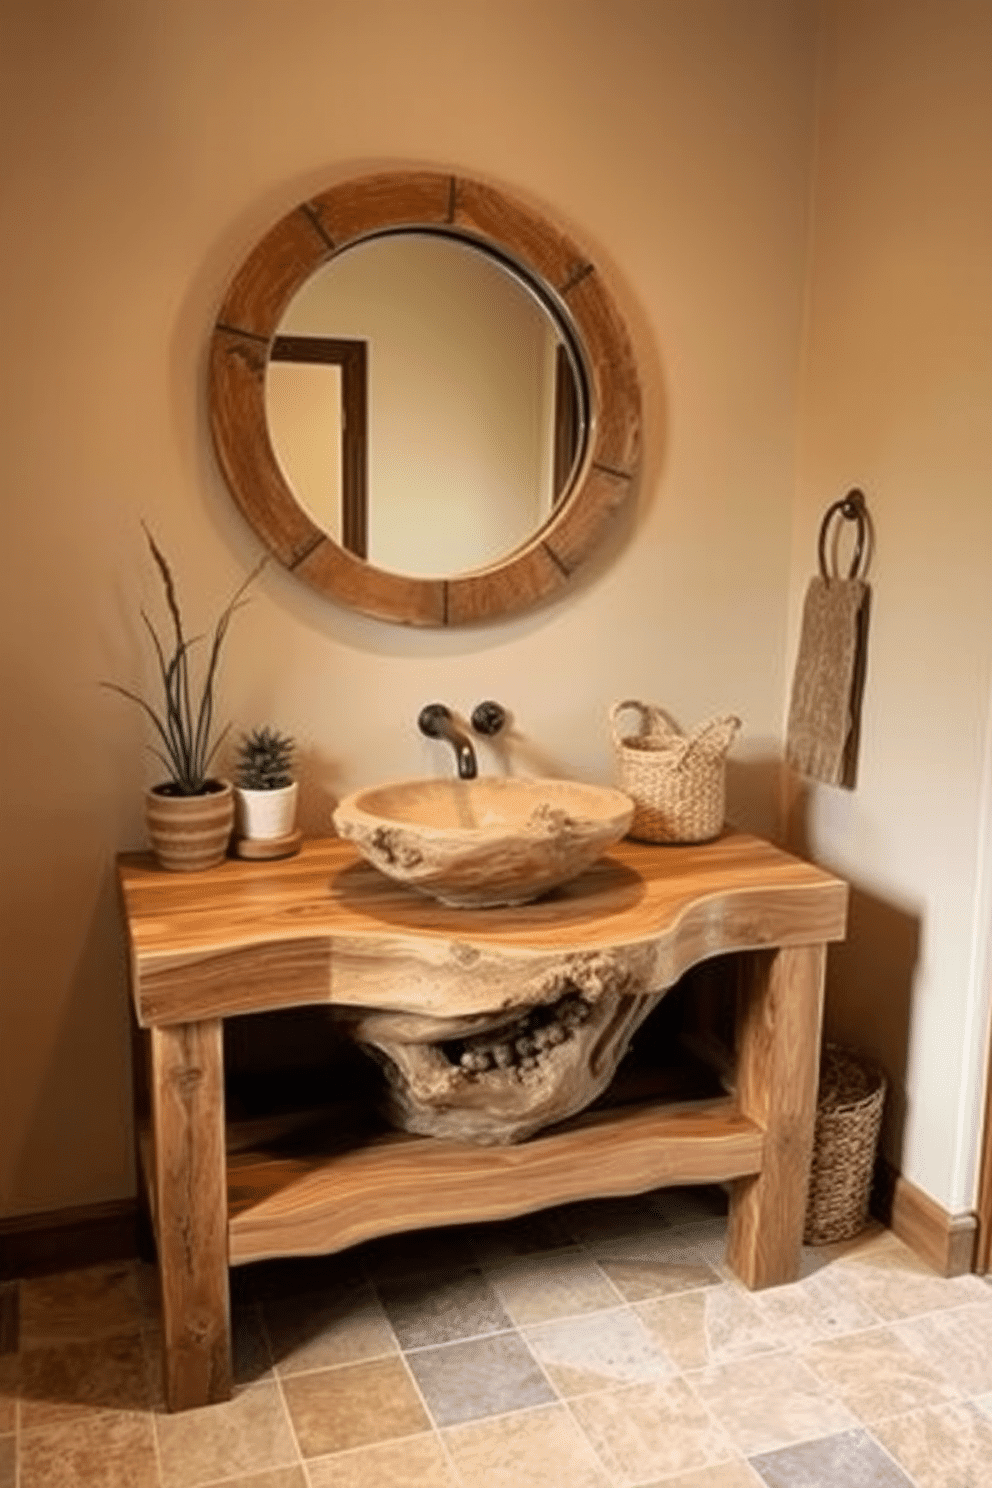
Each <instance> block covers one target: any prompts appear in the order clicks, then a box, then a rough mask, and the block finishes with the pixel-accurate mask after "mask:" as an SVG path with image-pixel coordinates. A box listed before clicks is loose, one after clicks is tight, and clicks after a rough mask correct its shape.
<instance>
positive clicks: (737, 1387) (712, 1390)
mask: <svg viewBox="0 0 992 1488" xmlns="http://www.w3.org/2000/svg"><path fill="white" fill-rule="evenodd" d="M687 1378H688V1380H689V1382H690V1384H691V1385H692V1388H693V1390H694V1391H695V1392H696V1394H697V1395H698V1396H699V1398H700V1399H701V1400H702V1401H703V1402H704V1403H705V1404H706V1405H707V1406H708V1407H709V1409H710V1411H711V1412H712V1414H713V1416H714V1417H715V1419H716V1420H717V1421H719V1422H720V1424H721V1426H723V1427H724V1428H725V1429H726V1431H727V1433H728V1435H729V1436H730V1438H731V1440H732V1441H733V1442H734V1444H735V1445H736V1447H737V1448H738V1449H739V1451H740V1452H741V1453H742V1454H743V1455H744V1456H746V1457H750V1456H752V1455H753V1454H754V1453H756V1452H774V1451H776V1450H777V1449H778V1448H779V1447H787V1446H792V1444H793V1443H794V1442H798V1441H803V1440H806V1439H811V1438H813V1437H817V1436H833V1435H835V1434H836V1433H837V1432H840V1431H847V1430H849V1429H850V1428H852V1427H856V1426H858V1425H859V1424H860V1423H859V1422H858V1420H857V1418H856V1417H855V1416H854V1415H853V1414H852V1413H851V1411H850V1410H848V1408H847V1406H846V1405H844V1404H843V1403H842V1402H841V1401H840V1400H839V1399H838V1398H837V1396H836V1395H835V1394H834V1393H833V1392H832V1391H831V1390H830V1388H829V1387H828V1386H827V1385H824V1384H823V1383H822V1381H820V1380H819V1379H818V1378H817V1377H816V1376H815V1375H814V1374H813V1373H812V1372H811V1371H810V1370H809V1369H807V1368H806V1367H805V1366H804V1365H803V1364H802V1363H800V1361H799V1360H798V1359H797V1358H796V1357H795V1356H794V1355H793V1354H790V1353H781V1354H758V1355H756V1356H755V1357H753V1358H749V1359H741V1360H739V1361H736V1362H734V1363H731V1364H716V1365H711V1366H710V1368H708V1369H704V1370H700V1371H699V1372H697V1373H692V1374H689V1375H687Z"/></svg>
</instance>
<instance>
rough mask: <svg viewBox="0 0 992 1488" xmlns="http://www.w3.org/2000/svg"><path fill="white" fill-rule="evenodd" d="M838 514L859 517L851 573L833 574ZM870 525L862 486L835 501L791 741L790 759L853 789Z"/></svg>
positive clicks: (808, 615)
mask: <svg viewBox="0 0 992 1488" xmlns="http://www.w3.org/2000/svg"><path fill="white" fill-rule="evenodd" d="M836 514H840V515H842V516H844V517H847V518H850V519H851V520H856V521H857V522H858V534H859V535H858V547H857V551H856V553H855V558H854V562H853V564H852V566H851V568H852V572H851V575H850V576H849V577H848V578H839V577H831V576H828V573H827V563H826V556H825V549H826V532H827V527H828V525H829V523H830V520H831V518H832V517H833V516H834V515H836ZM865 531H866V512H865V506H864V497H863V496H862V495H861V492H860V491H852V492H850V493H849V494H848V496H847V497H845V498H844V500H843V501H838V502H835V503H834V505H833V506H832V507H830V509H829V510H828V512H827V514H826V516H825V517H824V520H823V524H822V526H821V528H820V569H821V572H820V573H819V574H818V575H817V576H816V578H814V579H811V580H810V585H809V588H808V590H807V591H806V602H805V604H804V606H803V623H802V631H801V633H800V638H799V654H798V656H797V658H796V671H795V676H794V677H793V682H792V698H791V701H790V704H789V723H788V729H787V732H786V745H785V754H786V759H787V760H788V762H789V764H790V765H792V767H793V769H795V770H797V771H798V772H799V773H800V774H801V775H805V776H808V777H809V778H810V779H812V780H822V781H824V782H825V783H826V784H827V785H843V786H847V787H848V788H853V786H854V783H855V777H856V773H857V756H858V735H859V732H860V725H861V697H862V693H863V691H864V679H865V660H866V650H867V639H868V609H869V588H868V585H867V583H866V582H865V581H864V579H862V578H858V577H855V576H854V575H856V574H857V571H858V568H859V565H860V563H861V559H862V556H863V554H864V537H865Z"/></svg>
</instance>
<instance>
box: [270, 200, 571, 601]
mask: <svg viewBox="0 0 992 1488" xmlns="http://www.w3.org/2000/svg"><path fill="white" fill-rule="evenodd" d="M587 406H588V396H587V392H586V385H585V379H584V377H583V374H582V370H581V363H580V360H579V357H578V354H577V351H576V345H575V339H574V335H573V334H572V332H571V330H570V328H569V327H568V326H567V324H566V323H565V320H564V317H563V316H562V315H560V314H559V313H558V310H557V307H556V306H553V304H552V303H551V302H550V301H549V299H548V298H547V296H546V295H542V294H541V293H540V292H539V291H538V289H537V286H536V285H535V284H534V283H533V282H532V281H531V280H530V279H529V278H528V277H527V276H526V275H525V274H524V273H523V272H522V271H519V270H518V269H517V268H516V266H515V265H511V264H510V263H508V262H507V261H505V260H503V259H502V258H500V257H498V256H497V255H496V254H495V253H492V252H489V251H487V250H486V249H485V248H483V247H482V246H481V245H479V244H478V243H476V242H473V243H470V242H467V241H466V240H465V239H464V238H460V237H458V236H457V235H454V234H451V233H448V232H437V231H425V230H419V229H418V230H413V231H411V230H403V231H394V232H388V233H383V234H380V235H377V236H371V237H366V238H363V239H361V240H359V241H358V242H356V243H355V244H353V245H352V246H350V247H349V248H347V249H346V250H345V251H343V252H339V253H337V254H335V255H334V257H333V258H331V259H329V260H328V261H327V262H325V263H324V264H322V265H321V266H320V267H319V268H317V269H316V271H315V272H314V273H312V274H311V275H310V276H309V277H308V278H307V279H306V280H305V282H304V283H303V284H302V286H301V287H300V288H299V289H298V290H297V292H296V293H295V295H294V296H293V297H292V299H291V301H290V302H289V304H288V306H287V308H286V310H285V312H284V313H283V315H282V317H281V320H280V322H279V325H278V328H277V331H276V335H275V337H274V339H273V342H272V345H271V348H270V356H269V361H268V364H267V368H266V374H265V410H266V420H267V424H268V431H269V438H270V440H271V444H272V448H273V451H274V453H275V456H276V459H277V460H278V462H279V466H280V469H281V471H282V474H283V477H284V478H285V480H286V482H287V484H288V485H289V487H290V489H291V490H292V491H293V493H294V495H295V497H296V500H297V501H298V502H299V504H300V506H302V507H303V509H304V510H305V511H306V513H307V514H308V515H309V516H310V518H311V519H312V520H313V521H314V523H315V524H316V525H317V527H319V528H320V529H321V531H322V532H324V533H326V534H327V536H328V537H330V538H331V539H332V540H333V541H334V542H336V543H338V544H339V545H340V546H342V547H343V548H345V549H347V550H348V551H349V552H351V553H354V554H355V556H356V557H358V558H361V559H367V560H368V561H369V562H370V563H372V564H374V565H375V566H376V567H377V568H379V569H384V570H388V571H391V572H394V573H397V574H408V575H414V576H422V577H434V576H444V575H452V574H459V573H465V572H470V571H472V570H475V569H480V568H485V567H488V566H489V565H492V564H494V563H497V562H498V561H500V560H501V559H502V558H504V557H505V556H506V555H507V554H509V553H512V552H513V551H514V549H516V548H518V547H520V546H521V545H522V544H524V543H526V542H527V541H529V540H530V539H531V538H532V537H533V535H534V534H535V533H536V532H538V531H539V530H540V529H541V528H542V527H543V526H544V525H545V524H546V523H547V522H548V521H549V520H550V518H551V517H552V516H553V514H554V512H555V508H556V505H557V503H558V502H560V501H561V500H562V498H563V497H565V496H566V495H567V494H568V493H569V491H570V489H571V487H572V484H573V481H574V479H575V474H576V471H577V470H578V469H579V467H580V466H581V463H582V457H583V453H584V448H585V440H586V434H587V423H588V419H587Z"/></svg>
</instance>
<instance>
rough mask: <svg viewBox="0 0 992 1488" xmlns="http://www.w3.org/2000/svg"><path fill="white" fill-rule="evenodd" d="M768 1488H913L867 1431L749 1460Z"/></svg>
mask: <svg viewBox="0 0 992 1488" xmlns="http://www.w3.org/2000/svg"><path fill="white" fill-rule="evenodd" d="M751 1466H752V1467H753V1468H755V1469H756V1471H757V1472H758V1473H759V1474H760V1477H761V1481H762V1482H763V1483H766V1484H767V1485H768V1488H914V1485H913V1483H912V1481H911V1480H910V1479H909V1478H907V1476H906V1474H905V1473H904V1472H903V1471H902V1469H901V1468H900V1467H897V1466H896V1464H895V1463H894V1462H893V1460H892V1458H891V1457H890V1456H889V1455H888V1453H887V1452H885V1451H883V1450H882V1448H881V1447H880V1446H879V1445H878V1442H877V1441H875V1440H874V1438H873V1437H871V1436H869V1434H868V1432H867V1431H845V1432H843V1433H842V1434H841V1435H839V1436H824V1437H820V1439H819V1440H818V1441H810V1442H800V1443H799V1444H798V1445H797V1446H794V1447H782V1448H781V1449H780V1450H779V1451H777V1452H768V1453H765V1454H764V1455H762V1456H759V1457H752V1458H751Z"/></svg>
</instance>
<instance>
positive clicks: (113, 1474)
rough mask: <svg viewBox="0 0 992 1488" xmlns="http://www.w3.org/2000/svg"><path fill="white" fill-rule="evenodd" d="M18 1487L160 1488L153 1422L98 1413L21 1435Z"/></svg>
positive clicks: (140, 1416) (127, 1415) (136, 1416)
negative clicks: (97, 1486)
mask: <svg viewBox="0 0 992 1488" xmlns="http://www.w3.org/2000/svg"><path fill="white" fill-rule="evenodd" d="M19 1446H20V1479H19V1488H96V1485H99V1488H159V1469H158V1461H157V1459H156V1455H155V1437H154V1431H153V1428H152V1419H151V1417H150V1416H148V1415H144V1414H131V1413H120V1412H117V1411H99V1412H93V1413H91V1414H88V1415H86V1416H85V1417H83V1418H82V1419H80V1420H78V1421H71V1422H63V1423H62V1424H61V1425H58V1426H52V1427H48V1428H45V1429H44V1430H40V1431H24V1432H22V1433H21V1435H20V1439H19Z"/></svg>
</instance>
